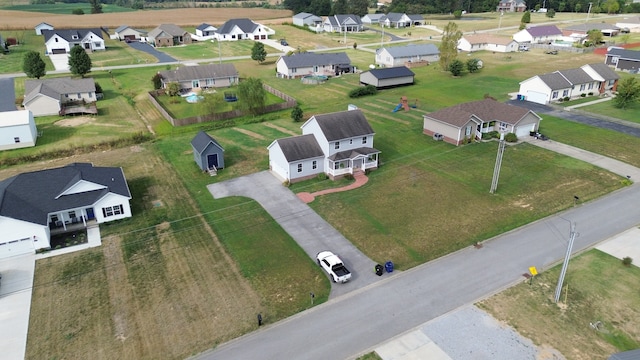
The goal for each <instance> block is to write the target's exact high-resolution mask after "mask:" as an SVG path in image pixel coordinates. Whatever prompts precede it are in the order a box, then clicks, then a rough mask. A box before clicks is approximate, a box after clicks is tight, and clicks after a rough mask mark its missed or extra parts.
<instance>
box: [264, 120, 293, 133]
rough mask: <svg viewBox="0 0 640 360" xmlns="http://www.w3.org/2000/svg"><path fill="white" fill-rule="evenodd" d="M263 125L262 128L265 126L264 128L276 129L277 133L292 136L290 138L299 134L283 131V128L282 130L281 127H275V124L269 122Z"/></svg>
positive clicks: (287, 130)
mask: <svg viewBox="0 0 640 360" xmlns="http://www.w3.org/2000/svg"><path fill="white" fill-rule="evenodd" d="M263 124H264V126H266V127H270V128H272V129H276V130H278V131H280V132H283V133H285V134H289V135H292V136H297V135H300V134H298V133H296V132H295V131H291V130H289V129H285V128H283V127H282V126H278V125H276V124H272V123H270V122H264V123H263Z"/></svg>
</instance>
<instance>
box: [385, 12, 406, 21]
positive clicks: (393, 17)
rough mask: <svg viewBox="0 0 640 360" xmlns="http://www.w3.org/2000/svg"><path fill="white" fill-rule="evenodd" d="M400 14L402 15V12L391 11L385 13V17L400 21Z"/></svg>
mask: <svg viewBox="0 0 640 360" xmlns="http://www.w3.org/2000/svg"><path fill="white" fill-rule="evenodd" d="M402 15H404V14H403V13H393V12H390V13H388V14H387V15H386V19H388V20H389V21H391V22H398V21H400V19H401V18H402Z"/></svg>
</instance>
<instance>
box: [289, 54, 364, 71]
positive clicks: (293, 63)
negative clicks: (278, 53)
mask: <svg viewBox="0 0 640 360" xmlns="http://www.w3.org/2000/svg"><path fill="white" fill-rule="evenodd" d="M281 59H282V60H283V61H284V63H285V64H286V65H287V68H289V69H295V68H304V67H310V66H323V65H349V64H351V59H349V57H348V56H347V53H345V52H339V53H324V54H316V53H312V52H307V53H300V54H293V55H288V56H283V57H282V58H281Z"/></svg>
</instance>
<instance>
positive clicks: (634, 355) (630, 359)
mask: <svg viewBox="0 0 640 360" xmlns="http://www.w3.org/2000/svg"><path fill="white" fill-rule="evenodd" d="M638 359H640V349H636V350H629V351H623V352H619V353H615V354H613V355H611V356H609V357H608V358H607V360H638Z"/></svg>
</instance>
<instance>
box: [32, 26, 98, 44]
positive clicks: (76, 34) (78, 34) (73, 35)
mask: <svg viewBox="0 0 640 360" xmlns="http://www.w3.org/2000/svg"><path fill="white" fill-rule="evenodd" d="M90 32H92V33H93V34H95V35H96V36H97V37H99V38H100V39H102V31H101V30H100V29H98V28H93V29H67V30H57V29H56V30H42V35H44V42H47V41H49V39H51V37H52V36H54V35H58V36H60V37H61V38H63V39H65V40H66V41H68V42H77V41H78V40H82V39H84V37H85V36H87V34H89V33H90Z"/></svg>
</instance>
